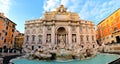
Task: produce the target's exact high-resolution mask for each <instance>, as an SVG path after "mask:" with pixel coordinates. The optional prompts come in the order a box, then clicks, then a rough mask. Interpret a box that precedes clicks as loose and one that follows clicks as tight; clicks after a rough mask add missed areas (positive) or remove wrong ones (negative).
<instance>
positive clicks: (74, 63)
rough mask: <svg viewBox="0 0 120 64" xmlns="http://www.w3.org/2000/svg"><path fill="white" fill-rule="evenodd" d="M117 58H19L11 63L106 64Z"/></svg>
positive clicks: (101, 56)
mask: <svg viewBox="0 0 120 64" xmlns="http://www.w3.org/2000/svg"><path fill="white" fill-rule="evenodd" d="M118 58H120V56H119V55H115V54H98V55H97V56H96V57H94V58H91V59H86V60H69V61H61V60H54V61H40V60H29V59H23V58H20V59H16V60H13V61H12V62H13V63H15V64H107V63H109V62H112V61H114V60H116V59H118Z"/></svg>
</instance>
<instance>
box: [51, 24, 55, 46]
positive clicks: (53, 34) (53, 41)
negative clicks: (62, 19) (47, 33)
mask: <svg viewBox="0 0 120 64" xmlns="http://www.w3.org/2000/svg"><path fill="white" fill-rule="evenodd" d="M51 40H52V44H55V25H53V26H52V35H51Z"/></svg>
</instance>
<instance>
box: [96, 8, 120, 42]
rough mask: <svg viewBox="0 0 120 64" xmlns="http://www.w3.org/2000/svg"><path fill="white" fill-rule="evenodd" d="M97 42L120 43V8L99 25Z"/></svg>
mask: <svg viewBox="0 0 120 64" xmlns="http://www.w3.org/2000/svg"><path fill="white" fill-rule="evenodd" d="M96 34H97V36H96V38H97V42H99V43H100V44H111V43H120V8H119V9H118V10H116V11H115V12H114V13H112V14H111V15H110V16H108V17H107V18H105V19H104V20H102V21H101V22H100V23H99V24H98V25H97V30H96Z"/></svg>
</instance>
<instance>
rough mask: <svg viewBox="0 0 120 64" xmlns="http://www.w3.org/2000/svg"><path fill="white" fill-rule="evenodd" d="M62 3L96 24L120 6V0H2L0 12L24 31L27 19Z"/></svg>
mask: <svg viewBox="0 0 120 64" xmlns="http://www.w3.org/2000/svg"><path fill="white" fill-rule="evenodd" d="M60 4H63V5H64V6H65V7H67V8H68V11H71V12H77V13H78V14H79V16H80V19H85V20H91V21H93V22H94V23H95V25H97V24H98V23H99V22H100V21H101V20H103V19H105V18H106V17H107V16H109V15H110V14H112V13H113V12H114V11H115V10H117V9H118V8H120V0H0V12H3V13H4V14H5V16H7V17H8V18H9V19H10V20H12V21H13V22H15V23H16V24H17V26H16V28H17V30H19V31H20V32H24V24H25V21H26V20H32V19H38V18H41V17H42V14H43V13H44V12H45V11H53V10H55V8H56V7H58V6H59V5H60Z"/></svg>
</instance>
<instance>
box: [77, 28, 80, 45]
mask: <svg viewBox="0 0 120 64" xmlns="http://www.w3.org/2000/svg"><path fill="white" fill-rule="evenodd" d="M76 31H77V34H76V36H77V38H76V39H77V44H79V43H80V32H79V31H80V27H79V26H77V29H76Z"/></svg>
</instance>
